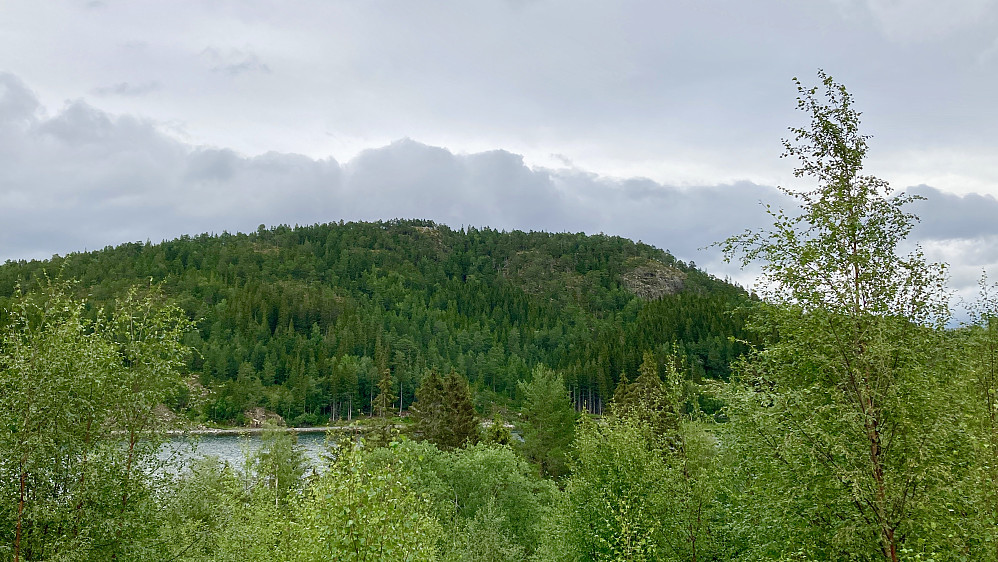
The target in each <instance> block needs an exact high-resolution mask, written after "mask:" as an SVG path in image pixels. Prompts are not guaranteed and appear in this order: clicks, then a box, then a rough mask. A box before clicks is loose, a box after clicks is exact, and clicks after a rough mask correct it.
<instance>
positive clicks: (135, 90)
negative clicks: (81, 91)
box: [93, 80, 163, 97]
mask: <svg viewBox="0 0 998 562" xmlns="http://www.w3.org/2000/svg"><path fill="white" fill-rule="evenodd" d="M162 88H163V85H162V84H160V83H159V82H156V81H155V80H154V81H152V82H143V83H141V84H130V83H128V82H118V83H117V84H111V85H110V86H102V87H100V88H95V89H94V90H93V93H94V94H96V95H98V96H125V97H138V96H144V95H146V94H149V93H152V92H155V91H157V90H161V89H162Z"/></svg>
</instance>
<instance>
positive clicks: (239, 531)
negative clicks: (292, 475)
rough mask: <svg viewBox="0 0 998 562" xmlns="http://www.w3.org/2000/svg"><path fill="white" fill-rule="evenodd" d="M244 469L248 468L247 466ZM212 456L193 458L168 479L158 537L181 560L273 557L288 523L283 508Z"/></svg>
mask: <svg viewBox="0 0 998 562" xmlns="http://www.w3.org/2000/svg"><path fill="white" fill-rule="evenodd" d="M247 470H248V469H247ZM254 482H255V479H253V478H251V475H250V474H249V473H247V472H242V473H241V472H238V471H236V470H234V469H233V468H232V467H230V466H228V465H227V464H224V465H223V464H222V463H221V462H219V460H218V459H217V458H215V457H207V458H204V459H200V460H198V461H195V462H194V463H193V464H192V465H191V467H190V468H189V470H188V471H187V472H185V473H184V474H183V475H181V476H180V477H178V478H177V479H176V480H174V481H173V482H172V483H171V486H170V492H169V494H167V495H166V496H165V497H164V501H163V503H162V507H161V513H162V516H163V523H164V524H163V526H162V527H161V540H162V542H163V543H164V544H166V545H169V547H170V549H169V552H170V555H169V556H163V557H161V559H165V560H178V561H185V562H208V561H216V562H237V561H240V560H267V559H273V558H274V556H275V553H276V552H277V548H278V546H279V544H280V537H281V534H280V533H281V531H282V530H283V529H285V528H286V527H287V525H288V524H289V514H288V513H287V510H286V508H281V509H278V508H277V507H276V506H275V505H274V501H273V496H272V494H270V493H268V491H267V490H265V488H263V487H260V486H255V485H254Z"/></svg>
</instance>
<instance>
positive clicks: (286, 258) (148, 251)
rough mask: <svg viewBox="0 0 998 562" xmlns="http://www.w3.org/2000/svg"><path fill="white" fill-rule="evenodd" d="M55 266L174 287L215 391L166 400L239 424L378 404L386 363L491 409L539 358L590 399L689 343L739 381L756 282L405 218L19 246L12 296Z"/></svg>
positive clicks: (709, 368)
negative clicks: (248, 415) (456, 383)
mask: <svg viewBox="0 0 998 562" xmlns="http://www.w3.org/2000/svg"><path fill="white" fill-rule="evenodd" d="M46 275H48V276H51V277H60V278H66V279H74V280H76V281H77V291H78V292H79V293H80V295H81V296H83V295H86V296H87V297H88V298H89V302H90V303H91V304H92V305H93V306H94V307H95V309H96V308H99V307H101V306H103V305H105V304H107V303H110V302H112V301H113V300H114V299H115V298H117V297H118V296H119V295H121V294H122V293H123V292H124V291H125V290H126V289H127V288H128V287H130V286H134V285H149V284H150V283H151V284H153V285H156V286H159V287H161V288H162V291H163V293H164V294H165V295H166V296H167V297H168V298H169V299H170V300H171V301H172V302H174V303H175V304H177V305H178V306H179V307H180V308H182V309H183V310H184V312H185V313H186V315H187V317H188V318H190V319H191V320H192V321H193V322H194V323H195V327H196V329H194V330H192V331H191V332H189V333H188V334H187V335H186V336H185V341H184V343H185V344H186V345H188V346H189V347H191V348H192V349H193V350H194V353H192V354H191V356H190V361H189V363H188V365H187V370H188V372H190V373H192V374H196V376H197V382H198V384H199V386H200V387H201V388H205V389H208V390H210V391H212V394H211V398H210V399H209V400H206V401H205V400H202V401H200V402H198V401H196V400H194V398H195V397H194V396H191V394H190V393H184V392H182V393H180V394H179V395H178V396H177V397H176V398H175V399H173V400H172V401H171V402H172V403H171V406H172V407H174V408H175V409H177V410H187V411H188V413H189V414H190V415H191V416H192V417H193V418H195V419H197V420H200V421H211V422H219V423H227V424H232V423H235V424H242V423H244V422H246V421H248V420H245V419H244V412H246V411H247V410H250V409H252V408H254V407H256V406H261V407H264V408H267V409H269V410H272V411H274V412H276V413H278V414H279V415H281V416H282V417H283V418H284V419H285V420H287V421H288V422H289V423H291V424H293V425H321V424H325V423H327V422H328V421H330V420H331V419H332V420H336V419H347V418H350V417H353V416H355V415H356V414H360V413H363V414H370V413H371V408H372V407H373V402H374V395H375V394H376V393H377V383H378V380H379V378H380V375H381V373H382V372H383V371H384V370H385V369H388V370H389V371H390V372H391V376H392V379H393V381H394V389H395V390H394V392H395V395H396V396H397V397H399V402H398V403H397V404H396V406H397V407H398V408H400V409H401V410H407V409H408V408H409V406H410V405H411V404H412V401H413V399H414V396H415V391H416V388H417V387H418V385H419V381H420V379H421V378H422V376H423V374H424V373H425V372H427V371H428V370H437V371H440V372H443V373H449V372H451V371H456V372H458V373H461V374H462V375H464V376H466V377H467V378H468V380H469V381H470V382H471V384H472V385H473V386H474V387H475V389H476V396H478V398H479V407H480V408H485V409H487V408H488V407H489V405H491V404H500V405H505V404H508V403H509V402H510V401H511V400H516V398H517V397H516V384H517V382H518V381H521V380H524V379H526V378H528V376H529V374H530V372H531V371H532V370H533V369H534V367H536V366H537V365H544V366H547V367H549V368H552V369H555V370H557V371H558V372H560V373H562V374H563V376H564V377H565V380H566V383H567V384H568V386H569V388H570V389H571V390H572V392H573V395H574V401H575V404H576V406H577V408H578V409H580V410H582V409H586V410H588V411H590V412H594V413H598V412H600V411H602V409H603V407H604V404H605V403H606V402H607V401H608V400H609V398H610V397H612V396H613V392H614V390H615V389H616V387H617V382H618V381H619V379H620V377H621V376H622V375H624V376H629V377H630V378H632V379H633V378H634V376H636V374H637V370H638V365H639V363H640V361H641V352H642V351H643V350H654V351H656V352H658V353H660V354H665V353H671V352H672V350H673V348H676V349H677V350H678V353H679V354H680V355H682V356H683V357H685V358H687V360H688V361H687V364H688V365H689V377H690V378H692V379H694V380H701V379H703V378H708V379H727V378H728V374H729V364H730V362H731V360H732V359H734V358H735V357H737V356H739V355H740V354H742V353H744V351H745V350H746V349H747V348H746V347H745V346H744V345H743V344H741V343H737V342H739V341H741V340H744V339H746V338H747V337H749V336H748V334H747V332H746V331H745V330H744V329H743V324H744V320H743V317H742V316H740V315H738V314H737V313H736V312H735V310H736V309H737V308H738V307H740V306H741V305H742V304H744V303H745V302H747V300H748V296H747V294H746V293H745V291H743V290H741V289H739V288H737V287H735V286H732V285H730V284H728V283H725V282H723V281H720V280H718V279H716V278H713V277H711V276H710V275H708V274H706V273H704V272H702V271H700V270H698V269H697V268H696V267H695V266H693V265H692V264H685V263H683V262H680V261H678V260H676V259H675V258H674V257H672V256H671V255H669V254H668V253H666V252H663V251H661V250H658V249H656V248H653V247H651V246H648V245H646V244H641V243H634V242H631V241H629V240H626V239H623V238H619V237H612V236H604V235H598V236H586V235H584V234H550V233H545V232H530V233H526V232H519V231H513V232H500V231H496V230H490V229H476V228H468V229H462V230H452V229H450V228H448V227H446V226H443V225H437V224H434V223H432V222H429V221H402V220H396V221H390V222H379V223H341V224H323V225H313V226H304V227H302V226H299V227H294V228H292V227H287V226H279V227H276V228H272V229H267V228H264V227H263V226H261V227H260V228H259V229H258V230H257V232H255V233H252V234H228V233H223V234H220V235H208V234H203V235H200V236H197V237H183V238H180V239H178V240H172V241H167V242H162V243H159V244H149V243H146V244H141V243H133V244H123V245H120V246H116V247H109V248H105V249H104V250H100V251H95V252H87V253H78V254H71V255H68V256H65V257H59V256H56V257H53V258H52V259H51V260H46V261H31V262H16V263H15V262H8V263H6V264H5V265H4V266H2V267H0V304H3V303H9V302H10V299H11V298H12V297H13V295H14V293H15V291H16V290H17V289H18V288H19V287H20V288H21V289H22V290H26V291H30V290H31V289H32V288H33V287H36V286H37V284H38V283H39V281H40V280H44V279H45V276H46ZM194 394H195V395H197V394H199V393H198V392H196V391H195V392H194ZM192 407H193V408H194V409H193V410H191V408H192Z"/></svg>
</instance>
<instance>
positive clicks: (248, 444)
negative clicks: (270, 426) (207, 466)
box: [159, 433, 327, 472]
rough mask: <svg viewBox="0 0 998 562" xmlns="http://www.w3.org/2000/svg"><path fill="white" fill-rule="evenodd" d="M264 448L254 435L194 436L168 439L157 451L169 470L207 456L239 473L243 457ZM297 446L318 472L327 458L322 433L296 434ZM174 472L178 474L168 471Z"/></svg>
mask: <svg viewBox="0 0 998 562" xmlns="http://www.w3.org/2000/svg"><path fill="white" fill-rule="evenodd" d="M262 445H263V439H262V438H261V437H260V435H259V434H256V435H194V436H178V437H173V438H171V439H170V440H169V441H168V442H167V443H166V444H164V445H163V448H162V449H160V452H159V458H160V460H162V461H165V462H166V463H167V465H168V466H170V467H176V468H177V469H178V471H179V470H183V467H185V466H187V464H189V463H190V461H191V460H193V459H198V458H202V457H207V456H215V457H218V458H219V460H221V461H222V462H225V463H228V464H229V465H231V466H233V467H235V468H239V469H242V468H243V465H244V464H245V463H246V457H247V456H248V455H252V454H253V453H255V452H256V451H257V450H259V449H260V447H261V446H262ZM298 446H299V447H301V449H302V452H303V453H304V454H305V458H306V460H307V461H308V463H309V465H310V467H311V468H314V469H316V470H318V471H320V472H321V470H322V467H323V466H324V465H325V463H326V461H324V460H323V457H324V456H325V455H327V447H326V434H325V433H299V434H298ZM171 472H177V471H171Z"/></svg>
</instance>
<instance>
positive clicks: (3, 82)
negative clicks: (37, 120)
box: [0, 72, 41, 127]
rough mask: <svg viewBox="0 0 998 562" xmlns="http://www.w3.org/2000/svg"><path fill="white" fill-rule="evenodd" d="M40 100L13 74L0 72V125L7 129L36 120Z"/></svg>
mask: <svg viewBox="0 0 998 562" xmlns="http://www.w3.org/2000/svg"><path fill="white" fill-rule="evenodd" d="M40 108H41V107H40V105H39V103H38V98H37V97H36V96H35V94H34V93H33V92H32V91H31V90H29V89H28V87H27V86H26V85H25V84H24V82H21V80H20V79H19V78H18V77H16V76H14V75H13V74H10V73H7V72H0V125H3V126H5V127H7V126H11V125H13V124H17V123H21V124H23V123H25V122H27V121H30V120H32V119H34V117H35V115H36V113H37V112H38V111H39V109H40Z"/></svg>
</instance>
